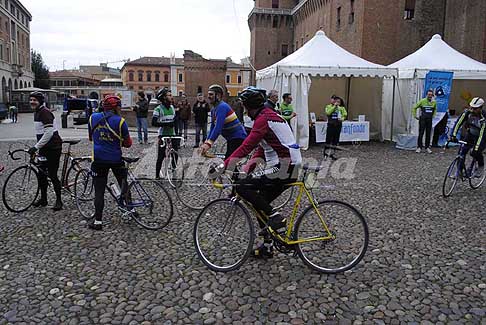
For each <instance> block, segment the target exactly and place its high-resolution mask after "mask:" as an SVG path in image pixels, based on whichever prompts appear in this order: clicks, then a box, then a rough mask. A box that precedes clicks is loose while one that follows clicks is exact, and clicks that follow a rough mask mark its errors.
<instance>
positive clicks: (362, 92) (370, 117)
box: [344, 78, 383, 140]
mask: <svg viewBox="0 0 486 325" xmlns="http://www.w3.org/2000/svg"><path fill="white" fill-rule="evenodd" d="M382 85H383V83H382V78H351V79H350V92H349V102H348V103H346V105H347V107H346V108H347V109H348V120H354V119H357V118H358V115H366V120H367V121H369V122H370V139H375V140H377V139H381V94H382V90H381V88H382ZM344 98H346V97H344Z"/></svg>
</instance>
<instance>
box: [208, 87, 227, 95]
mask: <svg viewBox="0 0 486 325" xmlns="http://www.w3.org/2000/svg"><path fill="white" fill-rule="evenodd" d="M208 91H214V92H215V93H216V94H220V95H221V96H223V95H224V88H223V87H222V86H220V85H211V86H209V88H208Z"/></svg>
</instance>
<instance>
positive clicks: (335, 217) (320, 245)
mask: <svg viewBox="0 0 486 325" xmlns="http://www.w3.org/2000/svg"><path fill="white" fill-rule="evenodd" d="M319 170H320V167H309V166H307V167H303V171H302V177H301V178H300V179H301V180H300V181H297V182H294V183H290V184H288V186H289V187H293V188H295V189H296V192H297V197H296V199H295V203H294V205H293V208H292V213H291V215H290V217H289V218H287V220H288V223H287V229H286V230H285V231H282V232H276V231H274V230H273V229H272V228H271V227H269V226H268V225H267V221H268V219H267V218H266V217H265V216H263V215H262V214H260V213H259V212H257V211H256V210H255V209H254V208H253V207H252V206H251V204H249V203H248V202H246V201H245V200H244V199H243V198H241V197H239V196H238V195H237V194H235V196H234V197H232V198H222V199H217V200H214V201H212V202H210V203H209V204H208V205H206V206H205V207H204V209H203V210H202V211H201V212H200V213H199V215H198V217H197V219H196V223H195V225H194V232H193V238H194V243H195V246H196V251H197V254H198V255H199V258H200V259H201V261H202V262H203V263H204V264H205V265H206V266H207V267H209V268H210V269H211V270H213V271H218V272H229V271H233V270H236V269H238V268H239V267H240V266H241V265H242V264H243V263H244V262H245V261H246V259H247V258H248V257H249V256H250V254H251V252H252V249H253V243H254V240H255V229H254V225H253V222H252V219H251V217H250V211H252V212H253V214H254V215H255V216H256V218H257V219H258V220H259V221H261V222H263V223H264V224H265V225H267V228H266V229H267V230H266V231H268V232H269V234H270V235H271V237H272V238H273V241H274V246H275V249H276V250H278V251H279V252H281V253H285V254H290V253H292V254H294V255H298V256H299V257H300V258H301V259H302V260H303V261H304V263H305V264H306V265H308V266H309V267H310V268H312V269H314V270H316V271H318V272H321V273H339V272H344V271H347V270H349V269H351V268H353V267H354V266H355V265H356V264H358V263H359V262H360V261H361V259H362V258H363V257H364V255H365V253H366V249H367V247H368V240H369V233H368V225H367V223H366V220H365V218H364V217H363V215H362V214H361V213H360V212H359V211H358V210H357V209H356V208H354V207H353V206H351V205H350V204H348V203H345V202H341V201H337V200H322V201H317V200H316V199H315V198H314V195H313V192H312V189H313V188H315V186H316V185H317V184H318V181H317V174H318V173H319ZM213 185H214V186H215V187H217V188H218V187H219V188H223V187H225V186H232V185H225V184H220V183H217V181H214V183H213ZM234 193H235V192H234ZM304 195H305V196H306V197H307V199H308V200H309V202H310V205H309V206H308V207H306V208H305V209H304V210H303V211H302V213H301V214H300V215H298V212H299V207H300V203H301V200H302V197H303V196H304ZM297 215H298V216H297Z"/></svg>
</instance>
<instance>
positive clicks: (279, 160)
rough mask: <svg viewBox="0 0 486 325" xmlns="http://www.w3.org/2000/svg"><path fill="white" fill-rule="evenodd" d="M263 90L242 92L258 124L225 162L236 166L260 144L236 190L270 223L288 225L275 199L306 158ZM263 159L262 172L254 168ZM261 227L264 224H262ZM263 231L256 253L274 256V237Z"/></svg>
mask: <svg viewBox="0 0 486 325" xmlns="http://www.w3.org/2000/svg"><path fill="white" fill-rule="evenodd" d="M263 93H264V92H263V91H262V90H261V89H257V88H255V87H248V88H246V89H244V90H243V91H242V92H241V93H240V95H239V98H240V100H241V102H242V103H243V105H244V107H245V108H246V110H247V111H248V116H250V118H251V119H252V120H253V121H254V124H253V128H252V129H251V132H250V134H249V135H248V137H247V138H246V139H245V141H244V142H243V143H242V145H241V146H240V147H238V149H237V150H236V151H235V152H233V154H232V155H231V156H230V157H228V158H227V159H226V160H225V162H224V165H225V168H230V169H231V168H234V166H235V163H236V162H238V161H239V160H241V159H242V158H244V157H246V156H247V155H248V154H250V153H251V152H252V151H253V149H255V148H257V149H256V150H255V152H254V154H253V155H252V156H251V158H250V160H249V161H248V163H247V164H246V165H245V166H244V168H243V170H244V171H245V172H246V173H247V174H248V176H247V177H246V178H244V179H241V180H238V181H237V182H236V183H237V187H236V191H237V193H238V194H239V195H240V196H241V197H243V198H244V199H245V200H246V201H248V202H249V203H251V204H252V205H253V206H254V207H255V209H256V210H257V211H260V212H261V213H262V215H263V216H265V217H267V218H268V225H269V226H270V227H272V229H274V230H279V229H281V228H284V227H285V225H286V220H285V218H283V217H282V215H280V213H279V212H278V211H275V210H274V209H273V208H272V206H271V202H272V201H273V200H275V199H276V198H277V197H278V196H279V195H280V194H282V192H283V191H284V190H285V189H286V188H287V187H286V184H288V183H292V182H295V181H296V179H297V172H298V171H297V167H298V166H299V165H300V164H301V162H302V156H301V153H300V149H299V146H298V145H297V144H296V141H295V138H294V135H293V133H292V130H291V129H290V126H289V125H288V123H287V122H286V121H285V119H284V118H283V117H282V116H280V115H279V114H278V113H277V112H276V111H275V110H274V109H273V108H270V107H266V106H264V104H265V97H264V95H263ZM262 162H263V163H264V164H265V169H264V170H263V171H262V172H253V170H254V169H255V167H256V165H257V164H260V163H262ZM260 227H264V225H263V224H260ZM262 234H263V236H264V243H263V244H262V245H261V246H259V247H258V248H257V249H256V250H255V252H254V254H255V255H256V256H266V257H271V256H272V254H273V253H272V241H271V238H270V236H269V234H268V232H267V231H263V232H262Z"/></svg>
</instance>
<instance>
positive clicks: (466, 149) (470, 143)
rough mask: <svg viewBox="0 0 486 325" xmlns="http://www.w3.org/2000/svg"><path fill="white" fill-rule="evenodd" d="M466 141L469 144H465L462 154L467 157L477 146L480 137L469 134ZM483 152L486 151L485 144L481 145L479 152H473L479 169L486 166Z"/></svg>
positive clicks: (472, 154) (472, 155)
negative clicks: (485, 149)
mask: <svg viewBox="0 0 486 325" xmlns="http://www.w3.org/2000/svg"><path fill="white" fill-rule="evenodd" d="M464 141H465V142H467V144H465V145H464V146H463V147H462V150H461V152H460V154H461V155H463V156H466V155H467V153H468V152H469V150H471V148H474V146H475V145H476V142H477V141H478V137H477V136H474V135H471V134H469V133H467V134H466V139H464ZM483 150H484V144H481V145H480V146H479V148H478V150H477V151H474V150H473V151H472V152H471V157H473V158H474V159H476V160H477V162H478V166H479V167H483V166H484V157H483Z"/></svg>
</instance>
